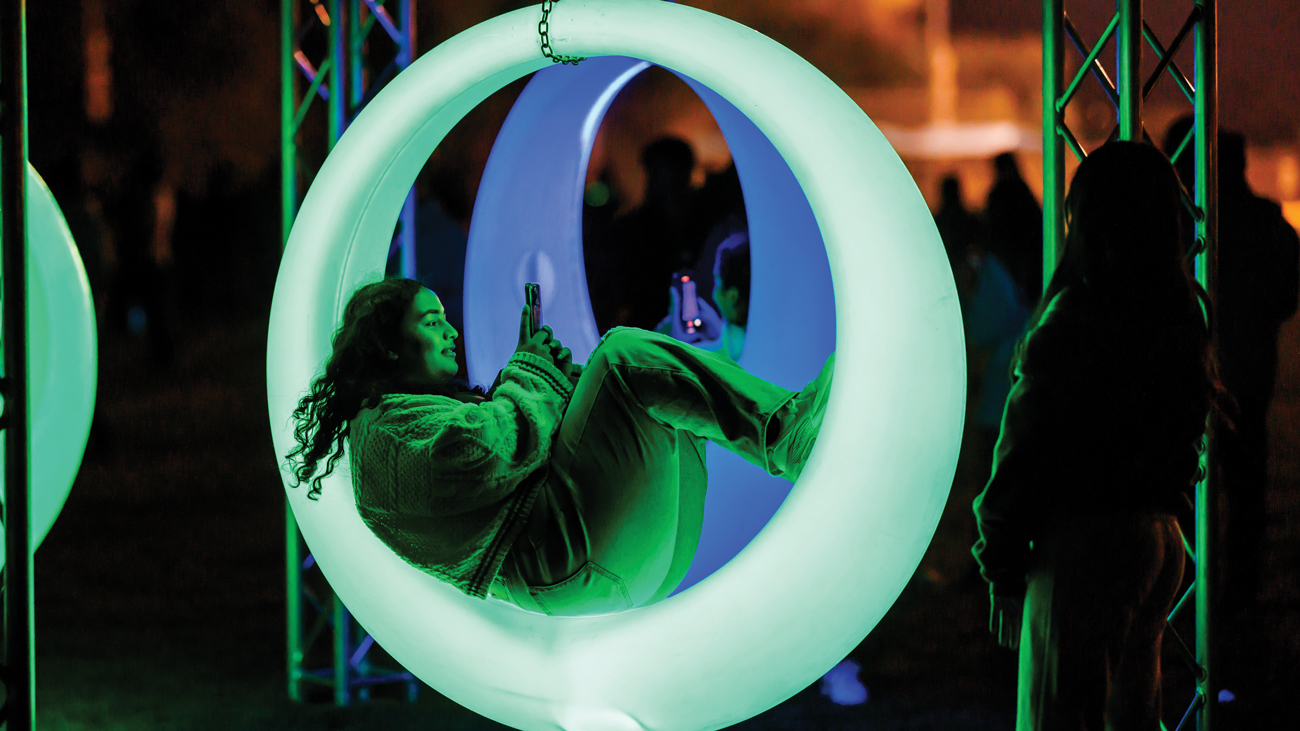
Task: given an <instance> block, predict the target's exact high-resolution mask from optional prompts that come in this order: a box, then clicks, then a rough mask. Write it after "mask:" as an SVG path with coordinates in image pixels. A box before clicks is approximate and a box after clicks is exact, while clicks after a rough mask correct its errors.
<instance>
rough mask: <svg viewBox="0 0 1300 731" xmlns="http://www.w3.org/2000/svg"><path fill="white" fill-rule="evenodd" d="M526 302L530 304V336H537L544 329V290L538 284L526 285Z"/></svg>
mask: <svg viewBox="0 0 1300 731" xmlns="http://www.w3.org/2000/svg"><path fill="white" fill-rule="evenodd" d="M524 302H526V303H527V304H528V311H529V313H530V314H529V319H528V334H529V335H536V334H537V331H538V330H541V329H542V288H541V286H540V285H538V284H537V282H529V283H528V284H525V285H524Z"/></svg>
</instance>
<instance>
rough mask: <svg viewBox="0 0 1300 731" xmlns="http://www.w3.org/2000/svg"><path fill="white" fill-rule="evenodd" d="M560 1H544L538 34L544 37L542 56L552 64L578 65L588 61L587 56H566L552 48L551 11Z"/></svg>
mask: <svg viewBox="0 0 1300 731" xmlns="http://www.w3.org/2000/svg"><path fill="white" fill-rule="evenodd" d="M559 1H560V0H542V19H541V21H540V22H538V23H537V34H538V35H540V36H541V37H542V55H543V56H545V57H547V58H549V59H551V63H559V64H572V65H574V66H577V65H578V62H579V61H586V60H587V57H586V56H564V55H561V54H558V53H556V52H555V49H553V48H551V35H550V34H551V24H550V17H551V9H552V8H554V7H555V4H556V3H558V2H559Z"/></svg>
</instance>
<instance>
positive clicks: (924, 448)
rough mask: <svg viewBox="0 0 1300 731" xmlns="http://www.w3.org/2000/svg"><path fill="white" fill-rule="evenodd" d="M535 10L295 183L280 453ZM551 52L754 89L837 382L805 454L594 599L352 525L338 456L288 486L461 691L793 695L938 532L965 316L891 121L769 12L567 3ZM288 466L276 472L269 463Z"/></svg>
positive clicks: (451, 63) (316, 530)
mask: <svg viewBox="0 0 1300 731" xmlns="http://www.w3.org/2000/svg"><path fill="white" fill-rule="evenodd" d="M537 21H538V16H537V11H536V8H525V9H522V10H519V11H515V12H512V13H507V14H505V15H502V16H499V17H497V18H494V19H492V20H489V21H487V22H485V23H483V24H481V25H479V26H476V27H474V28H471V29H470V30H467V31H465V32H464V33H461V34H460V35H458V36H456V37H454V38H452V39H450V40H448V41H446V42H445V43H443V44H442V45H440V46H439V47H438V48H436V49H434V50H433V51H431V52H429V53H428V54H426V55H425V56H424V57H422V58H421V59H420V60H419V61H417V62H416V63H414V64H412V66H411V67H410V68H409V69H408V70H406V71H405V72H403V73H402V74H401V75H399V76H398V77H397V78H396V79H395V80H394V81H393V82H391V83H390V84H389V85H388V87H386V88H385V89H384V91H383V92H382V93H380V94H379V95H378V96H377V97H376V98H375V99H374V100H373V101H371V102H370V104H369V105H368V106H367V107H366V109H365V111H363V112H362V113H361V115H360V116H359V117H358V118H357V120H356V121H355V122H354V123H353V124H352V126H351V127H350V128H349V129H348V132H347V133H346V134H345V135H344V136H343V138H342V139H341V140H340V141H339V143H338V145H337V146H336V147H335V148H334V150H333V152H332V153H331V154H330V156H329V158H328V159H327V160H326V162H325V164H324V166H323V167H322V168H321V171H320V173H319V174H318V176H317V178H316V180H315V182H314V183H313V185H312V188H311V190H310V191H309V192H308V194H307V196H306V199H305V200H304V202H303V206H302V208H301V211H300V213H299V215H298V219H297V222H296V223H295V225H294V228H293V232H292V234H291V236H290V238H289V241H288V244H287V247H286V249H285V254H284V259H283V262H282V265H281V268H280V274H279V279H278V280H277V282H276V290H275V300H274V304H273V307H272V314H271V326H270V334H269V343H268V355H267V391H268V400H269V407H270V416H271V424H272V431H273V433H274V435H275V448H276V452H277V454H280V455H284V454H286V453H288V452H289V450H290V449H291V448H292V445H293V434H292V424H291V420H290V413H291V412H292V410H293V407H294V405H295V403H296V401H297V399H298V398H299V397H300V395H301V394H302V393H304V391H305V390H306V389H307V386H308V384H309V383H310V381H311V379H312V377H313V376H314V375H315V373H316V371H317V369H318V368H319V367H320V365H321V363H322V362H323V361H324V359H325V357H326V355H327V354H328V353H329V347H330V346H329V341H330V335H331V333H332V332H333V330H334V328H335V327H336V325H337V323H338V321H339V317H340V314H341V311H342V307H343V305H344V303H345V302H346V300H347V298H348V296H349V294H350V293H351V292H352V291H353V290H354V289H355V288H356V287H357V286H358V285H359V284H361V283H362V282H364V281H366V280H368V279H372V278H377V277H378V276H380V274H381V273H382V270H383V264H384V257H385V254H386V253H387V248H388V241H389V238H390V237H391V234H392V230H393V222H394V221H395V220H396V218H397V215H398V211H399V209H400V208H401V205H402V201H403V198H404V197H405V195H406V191H407V189H409V187H410V185H411V184H412V182H413V181H414V179H415V176H416V174H417V173H418V172H419V170H420V167H421V166H422V165H423V164H424V162H425V160H427V159H428V156H429V155H430V153H432V151H433V149H434V147H435V146H436V145H437V144H438V142H439V141H440V140H442V138H443V136H444V135H445V134H446V133H447V131H448V130H449V129H451V127H452V125H454V124H455V123H456V122H457V121H458V120H460V119H461V118H462V117H463V116H464V115H465V114H466V113H467V112H468V111H469V110H470V109H472V108H473V107H474V106H475V105H476V104H478V103H479V102H481V101H482V100H483V99H485V98H486V97H487V96H488V95H489V94H491V93H492V92H493V91H495V90H497V89H499V88H501V87H502V86H504V85H505V84H507V83H509V82H510V81H513V80H515V79H518V78H520V77H522V76H524V75H526V74H528V73H530V72H533V71H536V70H537V69H539V68H541V67H543V66H545V65H547V63H548V62H547V61H546V60H545V59H543V58H542V57H541V56H540V53H539V51H538V45H537V44H538V38H537ZM550 34H551V40H552V43H553V44H554V45H555V48H556V52H557V53H564V54H569V55H581V56H589V57H591V56H601V55H624V56H631V57H634V58H642V59H645V60H647V61H650V62H653V63H656V64H660V65H662V66H665V67H669V68H672V69H674V70H676V71H679V72H681V73H683V74H685V75H687V76H689V77H691V78H693V79H696V80H698V81H700V82H701V83H703V84H705V85H707V86H708V87H710V88H712V89H713V90H715V91H717V92H718V93H719V94H721V95H722V96H724V97H725V98H726V99H728V100H729V101H730V102H732V103H733V104H735V105H736V106H737V107H738V108H739V109H741V110H742V111H743V112H745V113H746V114H747V115H749V116H750V118H751V119H752V120H753V121H754V123H755V124H756V125H757V126H758V127H759V129H761V130H762V131H763V132H764V134H766V135H767V136H768V138H769V139H770V140H771V141H772V142H773V144H774V145H775V146H776V147H777V149H778V150H780V151H781V153H782V154H783V155H784V157H785V159H786V161H787V162H788V163H789V165H790V168H791V170H792V171H793V172H794V174H795V176H796V177H797V178H798V180H799V183H800V185H801V186H802V187H803V189H804V192H805V193H806V195H807V197H808V200H809V202H810V203H811V205H812V209H813V211H814V213H815V214H816V217H817V222H818V225H819V226H820V228H821V231H822V234H823V236H824V238H825V242H826V248H827V254H828V257H829V261H830V264H831V271H832V273H833V279H834V283H835V287H834V289H835V302H836V313H837V320H836V322H837V328H838V329H837V333H836V342H837V343H838V344H839V350H838V355H837V359H836V360H837V365H836V375H837V377H836V379H835V382H834V386H833V391H832V399H831V403H830V405H829V407H828V410H827V413H826V417H825V421H824V423H823V427H822V431H821V436H820V438H819V440H818V442H817V446H816V448H815V449H814V451H813V454H812V458H811V460H810V462H809V464H808V466H807V468H806V469H805V471H804V473H803V476H802V477H801V479H800V481H799V484H798V485H796V486H795V488H794V490H793V491H792V492H791V494H790V497H789V498H787V500H786V501H785V503H784V505H783V506H782V508H781V510H780V511H779V512H778V513H777V514H776V515H775V516H774V517H773V518H772V521H771V522H770V524H769V525H768V527H767V528H766V529H765V530H764V531H763V532H762V533H761V534H759V536H758V537H757V538H755V539H754V541H753V542H752V543H751V544H750V545H749V546H748V547H747V548H746V549H745V550H744V551H743V552H742V553H741V554H740V555H739V556H737V557H736V558H735V559H734V560H732V561H731V562H730V563H729V564H727V565H726V566H724V567H723V568H722V569H720V570H719V571H717V572H716V573H715V574H713V575H712V576H710V577H709V578H707V579H706V580H704V581H702V582H701V583H700V584H698V585H697V586H694V587H692V588H690V589H689V590H687V591H685V592H683V593H681V594H679V595H677V596H674V597H671V598H669V599H667V600H665V601H663V602H660V603H658V604H654V605H652V606H649V607H646V608H643V609H637V610H632V611H628V612H623V613H620V614H614V615H607V616H600V617H579V618H556V617H545V616H541V615H537V614H530V613H527V612H524V611H522V610H519V609H517V608H515V607H513V606H511V605H508V604H506V603H503V602H498V601H487V602H484V601H479V600H475V599H470V598H468V597H466V596H464V595H462V594H460V593H459V592H457V591H456V590H455V589H453V588H451V587H450V586H448V585H445V584H442V583H440V582H439V581H437V580H436V579H434V578H432V577H431V576H428V575H426V574H423V573H421V572H420V571H419V570H417V569H414V568H412V567H410V566H408V565H407V564H405V563H404V562H403V561H402V560H401V559H400V558H398V557H397V556H396V555H394V554H393V553H392V552H391V551H390V550H389V549H388V548H387V547H385V546H384V545H383V544H382V543H380V541H379V540H378V539H377V538H376V537H375V536H374V535H372V534H371V533H370V531H369V530H367V529H366V527H365V525H364V524H363V523H362V522H361V520H360V518H359V517H358V515H357V513H356V509H355V505H354V500H353V495H352V488H351V481H350V475H349V473H348V470H347V469H346V463H344V464H341V465H340V470H339V471H338V472H337V473H336V474H335V475H333V476H332V477H330V478H328V479H327V480H326V481H325V485H324V494H323V496H322V498H321V500H320V502H319V503H314V502H310V501H308V500H306V498H305V493H306V491H305V490H295V489H288V490H287V492H288V496H289V502H290V504H291V506H292V508H293V511H294V515H295V517H296V519H297V521H298V524H299V526H300V528H301V529H302V533H303V535H304V537H305V538H306V540H307V543H308V545H309V546H311V549H312V551H313V553H314V554H315V556H316V559H317V561H318V562H319V565H320V567H321V569H322V570H323V571H324V573H325V575H326V577H327V578H328V579H329V582H330V584H331V585H332V586H333V587H334V589H335V591H337V592H338V594H339V596H340V597H342V599H343V601H344V602H345V603H346V604H347V606H348V608H349V609H350V610H351V611H352V612H353V614H354V616H356V618H357V619H358V621H359V622H360V623H361V624H362V625H363V626H364V627H365V628H366V629H367V630H368V631H369V632H370V633H371V634H372V635H373V636H374V637H375V639H376V640H377V641H378V642H379V643H380V644H381V645H383V647H384V648H385V649H387V650H388V651H389V652H390V653H391V654H392V655H393V656H394V657H395V658H396V659H397V660H398V661H400V662H401V663H402V664H403V665H405V666H406V667H407V668H409V669H410V670H411V671H413V672H414V673H415V674H416V675H417V676H419V677H420V678H421V679H422V680H424V681H425V682H427V683H429V684H430V685H431V686H433V687H434V688H436V689H438V691H439V692H441V693H443V694H445V695H447V696H448V697H450V698H452V699H453V700H455V701H457V702H459V703H461V704H463V705H465V706H467V707H469V708H472V709H473V710H475V711H477V712H479V713H481V714H483V715H485V716H488V717H490V718H492V719H494V720H496V721H499V722H501V723H504V724H507V725H510V726H514V727H516V728H521V729H539V730H540V729H570V730H574V731H586V730H587V729H591V730H593V731H607V730H611V729H612V730H618V729H665V730H667V729H671V730H672V731H692V730H695V729H701V730H702V729H716V728H721V727H723V726H727V725H731V724H734V723H737V722H739V721H741V720H744V719H746V718H749V717H751V716H753V715H754V714H756V713H759V712H761V711H763V710H765V709H767V708H770V707H771V706H773V705H775V704H777V703H779V702H781V701H783V700H784V699H786V698H788V697H790V696H792V695H793V694H795V693H796V692H798V691H799V690H801V689H803V688H805V687H807V685H808V684H809V683H811V682H813V681H814V680H816V679H817V678H818V677H819V676H820V675H822V674H823V673H824V672H826V671H827V670H828V669H829V668H831V667H832V666H833V665H835V663H836V662H838V661H839V660H841V659H842V658H843V657H844V656H845V654H846V653H847V652H848V651H849V650H851V649H852V648H853V647H854V646H855V645H857V643H858V642H860V641H861V639H862V638H863V637H864V636H866V634H867V633H868V632H869V631H870V630H871V628H872V627H874V626H875V624H876V622H877V621H879V619H880V617H881V616H883V615H884V613H885V611H886V610H887V609H888V608H889V607H890V605H891V604H892V603H893V601H894V599H895V598H897V596H898V594H899V592H900V591H901V590H902V588H903V586H904V584H905V583H906V582H907V580H908V578H909V577H910V576H911V574H912V572H913V571H914V570H915V568H916V565H917V563H918V562H919V561H920V558H921V555H922V554H923V552H924V551H925V548H926V546H927V545H928V543H929V540H930V537H931V535H932V534H933V532H934V528H935V525H936V524H937V522H938V519H939V514H940V512H941V510H942V508H943V505H944V502H945V499H946V497H947V491H948V486H949V484H950V482H951V479H952V475H953V470H954V467H955V465H956V460H957V448H958V444H959V442H960V436H961V421H962V411H963V404H964V402H965V380H964V373H965V365H964V355H963V353H964V348H963V343H962V329H961V314H960V310H959V307H958V304H957V293H956V288H955V286H954V284H953V281H952V277H951V274H950V273H949V272H950V270H949V268H948V263H947V258H946V255H945V254H944V250H943V246H942V244H941V242H940V240H939V237H938V234H937V232H936V231H935V228H934V224H933V220H932V219H931V216H930V213H929V210H928V209H927V208H926V205H925V202H924V200H923V199H922V197H921V194H920V192H919V191H918V190H917V189H916V185H915V183H914V182H913V181H912V178H911V176H910V175H909V174H908V172H907V170H906V169H905V168H904V166H903V164H902V162H901V161H900V160H899V159H898V156H897V155H896V154H895V153H894V151H893V149H892V148H891V147H890V146H889V143H888V142H887V141H886V140H885V138H884V137H883V136H882V135H881V134H880V132H879V131H878V130H877V129H876V127H875V125H874V124H872V122H871V121H870V120H869V119H868V118H867V117H866V115H865V114H863V112H862V110H861V109H860V108H858V106H857V105H856V104H854V103H853V101H852V100H851V99H849V97H848V96H847V95H845V94H844V92H843V91H841V90H840V89H839V88H838V87H837V86H835V84H834V83H833V82H831V81H830V80H829V79H827V78H826V77H825V76H824V75H822V74H821V73H820V72H819V71H817V70H816V69H815V68H813V67H812V66H811V65H809V64H808V63H807V62H806V61H804V60H803V59H801V58H799V57H798V56H797V55H795V54H794V53H792V52H791V51H789V50H788V49H786V48H784V47H783V46H781V45H779V44H777V43H776V42H774V41H772V40H770V39H768V38H766V37H765V36H762V35H760V34H759V33H757V32H755V31H753V30H751V29H749V28H746V27H744V26H741V25H739V24H737V23H734V22H732V21H729V20H727V19H725V18H721V17H718V16H716V15H712V14H709V13H706V12H704V11H700V10H697V9H694V8H689V7H685V6H681V5H676V4H672V3H663V2H658V1H657V0H566V1H565V2H562V3H559V4H557V5H556V6H555V10H554V11H553V12H552V14H551V21H550ZM284 477H285V479H286V484H288V480H289V474H288V472H287V471H286V472H285V473H284Z"/></svg>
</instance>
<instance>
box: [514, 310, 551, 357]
mask: <svg viewBox="0 0 1300 731" xmlns="http://www.w3.org/2000/svg"><path fill="white" fill-rule="evenodd" d="M530 330H532V308H531V307H528V306H527V305H525V306H524V316H523V319H521V320H520V321H519V345H518V347H516V348H515V352H516V353H532V354H533V355H537V356H541V357H542V358H545V359H546V360H548V361H550V362H552V363H554V362H555V356H554V355H552V354H551V328H549V327H544V328H542V329H540V330H538V331H537V332H536V333H535V334H534V333H531V332H529V331H530Z"/></svg>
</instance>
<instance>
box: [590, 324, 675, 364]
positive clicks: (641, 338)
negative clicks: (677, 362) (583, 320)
mask: <svg viewBox="0 0 1300 731" xmlns="http://www.w3.org/2000/svg"><path fill="white" fill-rule="evenodd" d="M660 337H664V336H661V335H659V334H658V333H653V332H650V331H649V330H642V329H641V328H636V327H616V328H611V329H610V330H609V332H606V333H605V335H604V337H602V338H601V339H600V343H599V344H598V345H597V346H596V350H595V351H594V352H593V353H592V354H591V360H593V361H594V360H596V359H598V358H599V359H602V360H605V361H608V362H610V363H619V362H625V363H626V362H636V361H637V360H638V358H637V354H639V353H644V352H646V351H647V350H649V349H653V348H656V347H659V344H658V343H657V342H656V340H657V338H660Z"/></svg>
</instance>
